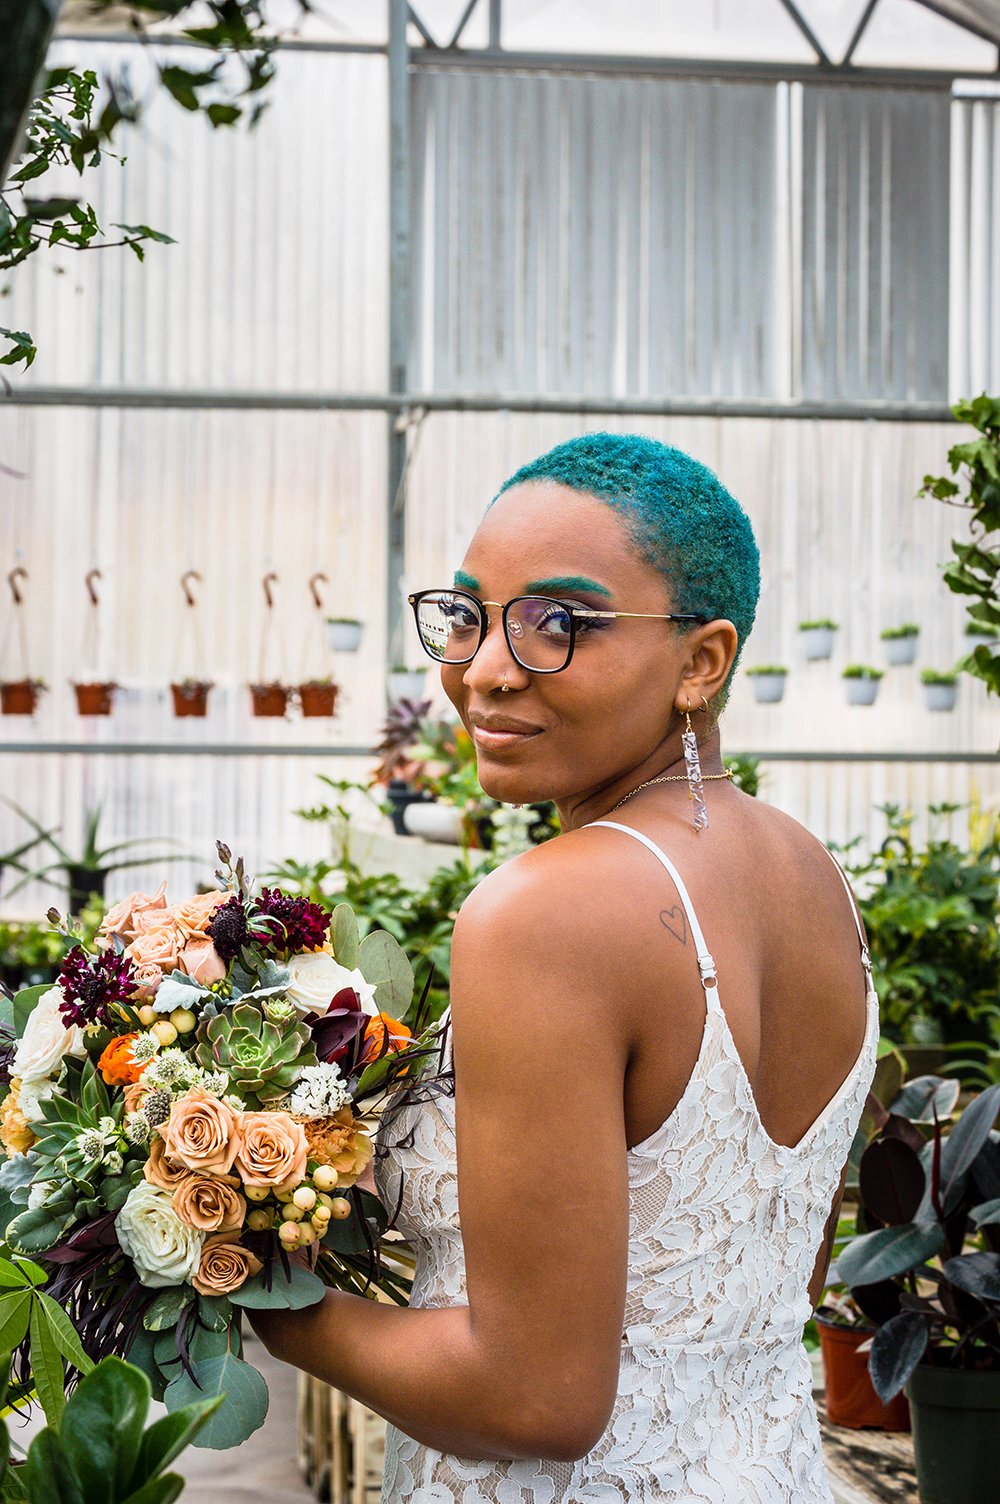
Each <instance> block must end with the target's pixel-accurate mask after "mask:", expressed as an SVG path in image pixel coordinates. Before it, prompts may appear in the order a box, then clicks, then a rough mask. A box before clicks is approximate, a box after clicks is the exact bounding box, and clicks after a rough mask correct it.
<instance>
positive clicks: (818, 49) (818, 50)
mask: <svg viewBox="0 0 1000 1504" xmlns="http://www.w3.org/2000/svg"><path fill="white" fill-rule="evenodd" d="M781 4H782V5H783V6H784V8H785V10H786V11H787V12H788V14H789V15H790V16H791V18H792V20H793V21H794V22H795V24H796V26H797V27H798V28H799V30H800V31H801V33H802V35H803V36H804V37H805V39H806V41H807V42H808V43H809V46H810V47H811V48H812V50H813V52H815V54H816V56H817V58H818V59H819V61H820V62H821V63H822V64H823V67H824V68H832V67H833V63H832V61H831V59H830V58H829V57H827V55H826V51H825V50H824V47H823V44H822V42H821V41H820V39H819V37H818V36H817V35H816V33H815V32H814V31H813V29H812V27H811V26H810V25H809V22H808V21H807V20H806V18H805V16H804V15H803V14H802V12H801V11H800V10H799V8H798V6H797V5H796V4H795V0H781Z"/></svg>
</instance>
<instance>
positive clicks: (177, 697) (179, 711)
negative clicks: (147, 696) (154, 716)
mask: <svg viewBox="0 0 1000 1504" xmlns="http://www.w3.org/2000/svg"><path fill="white" fill-rule="evenodd" d="M211 688H212V686H211V684H205V683H194V682H185V683H183V684H171V686H170V693H171V696H172V697H173V702H174V715H175V716H188V715H199V716H203V715H207V714H208V693H209V690H210V689H211Z"/></svg>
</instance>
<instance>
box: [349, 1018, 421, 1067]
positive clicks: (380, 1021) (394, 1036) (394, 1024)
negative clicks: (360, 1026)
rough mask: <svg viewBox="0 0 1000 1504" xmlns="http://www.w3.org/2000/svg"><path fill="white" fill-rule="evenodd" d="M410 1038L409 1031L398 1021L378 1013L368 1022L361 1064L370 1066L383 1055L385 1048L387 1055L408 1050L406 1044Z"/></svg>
mask: <svg viewBox="0 0 1000 1504" xmlns="http://www.w3.org/2000/svg"><path fill="white" fill-rule="evenodd" d="M410 1037H411V1035H410V1031H409V1029H408V1028H407V1027H406V1025H405V1024H401V1023H400V1022H399V1020H398V1019H396V1018H390V1017H389V1014H388V1013H376V1014H375V1017H374V1018H370V1019H369V1020H368V1023H367V1025H366V1027H365V1040H364V1049H363V1050H362V1051H361V1064H362V1065H368V1064H369V1063H370V1062H371V1061H372V1060H377V1059H378V1057H379V1056H380V1055H381V1054H382V1053H383V1046H384V1047H385V1053H387V1054H390V1055H393V1054H398V1053H399V1051H400V1050H405V1049H406V1042H407V1040H408V1039H410ZM387 1039H388V1043H387V1044H386V1043H385V1042H386V1040H387Z"/></svg>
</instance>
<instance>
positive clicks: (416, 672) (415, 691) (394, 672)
mask: <svg viewBox="0 0 1000 1504" xmlns="http://www.w3.org/2000/svg"><path fill="white" fill-rule="evenodd" d="M426 679H427V673H426V670H424V669H422V668H402V667H398V666H397V667H396V668H391V669H390V670H389V675H388V686H389V703H390V705H398V703H399V701H400V700H413V701H416V700H421V699H423V697H424V683H425V681H426Z"/></svg>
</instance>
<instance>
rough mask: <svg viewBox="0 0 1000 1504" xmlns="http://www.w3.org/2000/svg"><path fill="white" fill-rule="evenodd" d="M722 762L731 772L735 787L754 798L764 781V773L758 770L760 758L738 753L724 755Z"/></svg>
mask: <svg viewBox="0 0 1000 1504" xmlns="http://www.w3.org/2000/svg"><path fill="white" fill-rule="evenodd" d="M722 764H723V767H725V768H726V769H727V770H728V771H729V772H730V773H732V775H733V783H734V784H735V785H736V787H737V788H738V789H740V790H741V791H742V792H743V793H744V794H749V795H750V797H751V798H753V799H756V797H757V795H758V794H759V793H760V786H761V784H762V783H763V781H764V774H763V773H762V772H761V771H760V758H759V757H747V756H746V754H745V753H738V754H737V755H736V756H733V757H724V758H723V760H722Z"/></svg>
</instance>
